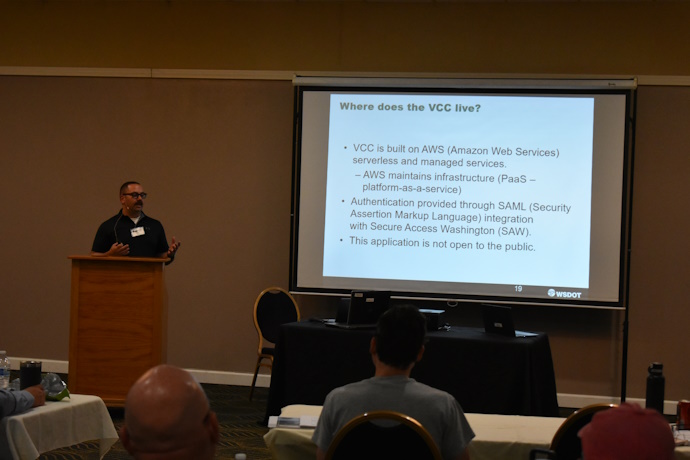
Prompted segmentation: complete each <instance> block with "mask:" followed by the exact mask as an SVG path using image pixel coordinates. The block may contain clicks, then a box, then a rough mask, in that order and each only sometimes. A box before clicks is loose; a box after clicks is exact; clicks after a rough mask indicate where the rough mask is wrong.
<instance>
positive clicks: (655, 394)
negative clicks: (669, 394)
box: [645, 363, 666, 414]
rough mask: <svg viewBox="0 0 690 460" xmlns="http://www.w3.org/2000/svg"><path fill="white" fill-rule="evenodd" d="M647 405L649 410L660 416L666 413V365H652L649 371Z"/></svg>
mask: <svg viewBox="0 0 690 460" xmlns="http://www.w3.org/2000/svg"><path fill="white" fill-rule="evenodd" d="M647 370H648V371H649V373H648V374H647V404H646V406H645V407H647V408H648V409H655V410H656V411H658V412H659V413H660V414H663V413H664V386H665V385H666V379H665V378H664V373H663V371H664V365H663V364H661V363H652V364H650V365H649V368H648V369H647Z"/></svg>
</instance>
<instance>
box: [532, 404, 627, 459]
mask: <svg viewBox="0 0 690 460" xmlns="http://www.w3.org/2000/svg"><path fill="white" fill-rule="evenodd" d="M616 406H617V405H616V404H604V403H599V404H591V405H589V406H585V407H583V408H582V409H578V410H576V411H575V412H573V413H572V414H570V415H569V416H568V418H566V419H565V421H564V422H563V423H562V424H561V426H560V427H559V428H558V430H557V431H556V434H554V435H553V439H552V440H551V446H549V448H548V449H532V450H531V451H530V454H529V458H530V460H536V459H540V458H543V459H551V460H578V459H579V458H580V457H582V444H581V443H580V438H579V437H578V436H577V433H578V432H579V431H580V429H582V428H583V427H584V426H585V425H587V424H588V423H589V422H591V421H592V417H594V414H596V413H597V412H599V411H602V410H606V409H611V408H613V407H616ZM540 455H543V456H540Z"/></svg>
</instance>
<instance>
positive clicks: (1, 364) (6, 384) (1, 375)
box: [0, 350, 10, 390]
mask: <svg viewBox="0 0 690 460" xmlns="http://www.w3.org/2000/svg"><path fill="white" fill-rule="evenodd" d="M9 388H10V359H9V358H8V357H7V352H6V351H5V350H0V389H2V390H7V389H9Z"/></svg>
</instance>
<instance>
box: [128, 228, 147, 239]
mask: <svg viewBox="0 0 690 460" xmlns="http://www.w3.org/2000/svg"><path fill="white" fill-rule="evenodd" d="M130 232H131V233H132V238H135V237H137V236H141V235H143V234H144V227H134V228H133V229H131V230H130Z"/></svg>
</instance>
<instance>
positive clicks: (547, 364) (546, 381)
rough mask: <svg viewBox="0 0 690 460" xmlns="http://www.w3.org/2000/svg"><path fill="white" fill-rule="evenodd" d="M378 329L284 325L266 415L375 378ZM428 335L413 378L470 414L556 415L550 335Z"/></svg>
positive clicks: (472, 331)
mask: <svg viewBox="0 0 690 460" xmlns="http://www.w3.org/2000/svg"><path fill="white" fill-rule="evenodd" d="M373 333H374V331H373V330H344V329H337V328H333V327H328V326H326V325H323V324H321V323H316V322H309V321H302V322H300V323H290V324H286V325H284V326H283V327H282V328H281V331H280V339H279V341H278V343H277V344H276V355H275V360H274V362H273V371H272V374H271V388H270V390H269V396H268V406H267V409H266V419H268V416H269V415H278V414H279V413H280V410H281V408H283V407H284V406H287V405H290V404H315V405H322V404H323V402H324V400H325V398H326V395H327V394H328V392H330V391H331V390H332V389H334V388H337V387H339V386H342V385H345V384H347V383H351V382H356V381H358V380H362V379H366V378H369V377H371V376H373V375H374V365H373V363H372V361H371V356H370V355H369V342H370V340H371V337H372V336H373ZM427 337H428V343H427V344H426V347H425V348H426V351H425V352H424V357H423V358H422V361H421V362H419V363H417V365H416V366H415V367H414V368H413V370H412V378H414V379H415V380H417V381H419V382H422V383H425V384H427V385H430V386H432V387H435V388H439V389H441V390H444V391H447V392H448V393H450V394H452V395H453V396H455V398H456V399H457V400H458V402H459V403H460V405H461V406H462V408H463V410H464V411H465V412H472V413H485V414H508V415H539V416H558V401H557V399H556V381H555V377H554V371H553V361H552V359H551V347H550V346H549V339H548V337H547V336H546V335H545V334H538V335H537V336H535V337H515V338H512V337H500V336H493V335H487V334H485V333H484V331H483V329H476V328H466V327H452V328H451V329H450V330H448V331H433V332H430V333H429V334H428V336H427Z"/></svg>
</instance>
